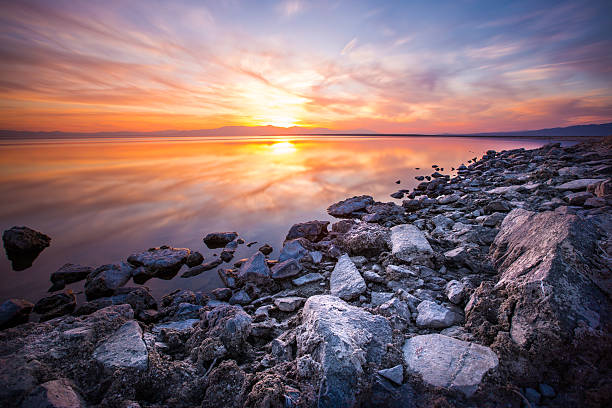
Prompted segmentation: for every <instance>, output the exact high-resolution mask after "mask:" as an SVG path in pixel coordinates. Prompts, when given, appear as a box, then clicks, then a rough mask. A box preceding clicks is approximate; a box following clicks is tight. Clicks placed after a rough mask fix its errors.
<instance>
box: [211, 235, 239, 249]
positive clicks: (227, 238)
mask: <svg viewBox="0 0 612 408" xmlns="http://www.w3.org/2000/svg"><path fill="white" fill-rule="evenodd" d="M237 237H238V233H237V232H212V233H210V234H208V235H206V236H205V237H204V243H205V244H206V246H207V247H208V248H210V249H217V248H223V247H224V246H226V245H227V244H229V243H230V242H232V241H233V240H235V239H236V238H237Z"/></svg>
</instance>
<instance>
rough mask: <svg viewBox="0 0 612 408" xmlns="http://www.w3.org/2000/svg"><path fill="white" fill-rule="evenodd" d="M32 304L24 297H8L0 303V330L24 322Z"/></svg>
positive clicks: (28, 315)
mask: <svg viewBox="0 0 612 408" xmlns="http://www.w3.org/2000/svg"><path fill="white" fill-rule="evenodd" d="M33 307H34V304H33V303H31V302H28V301H27V300H25V299H9V300H7V301H5V302H4V303H2V305H0V330H4V329H7V328H9V327H13V326H17V325H18V324H21V323H26V322H27V321H28V319H29V318H30V312H31V311H32V308H33Z"/></svg>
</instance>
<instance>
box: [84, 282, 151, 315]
mask: <svg viewBox="0 0 612 408" xmlns="http://www.w3.org/2000/svg"><path fill="white" fill-rule="evenodd" d="M114 293H115V294H114V295H113V296H110V297H102V298H98V299H94V300H91V301H89V302H86V303H83V304H82V305H81V306H79V308H78V309H77V310H76V311H75V312H74V314H75V315H76V316H82V315H88V314H91V313H93V312H95V311H97V310H100V309H103V308H105V307H108V306H111V305H130V306H131V307H132V310H133V311H134V313H135V314H136V316H138V317H139V318H140V315H141V314H142V313H144V312H145V311H147V310H150V309H157V301H156V300H155V298H154V297H153V296H152V295H151V293H150V292H149V289H148V288H146V287H136V288H119V289H117V290H115V292H114Z"/></svg>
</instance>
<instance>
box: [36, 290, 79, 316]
mask: <svg viewBox="0 0 612 408" xmlns="http://www.w3.org/2000/svg"><path fill="white" fill-rule="evenodd" d="M75 308H76V296H75V295H74V293H72V291H67V292H66V293H58V294H55V295H51V296H47V297H44V298H42V299H40V300H39V301H38V302H36V304H35V305H34V309H33V310H34V313H38V314H40V315H42V316H41V317H40V321H41V322H45V321H47V320H50V319H53V318H56V317H59V316H64V315H67V314H69V313H72V312H73V311H74V309H75Z"/></svg>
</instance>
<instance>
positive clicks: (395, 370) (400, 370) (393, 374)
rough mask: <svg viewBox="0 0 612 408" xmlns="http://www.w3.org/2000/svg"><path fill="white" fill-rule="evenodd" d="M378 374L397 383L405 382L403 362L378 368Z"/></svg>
mask: <svg viewBox="0 0 612 408" xmlns="http://www.w3.org/2000/svg"><path fill="white" fill-rule="evenodd" d="M378 374H380V375H381V376H383V377H384V378H386V379H387V380H389V381H392V382H393V383H395V384H397V385H401V383H403V382H404V367H403V366H402V365H401V364H398V365H396V366H395V367H391V368H386V369H384V370H378Z"/></svg>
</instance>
